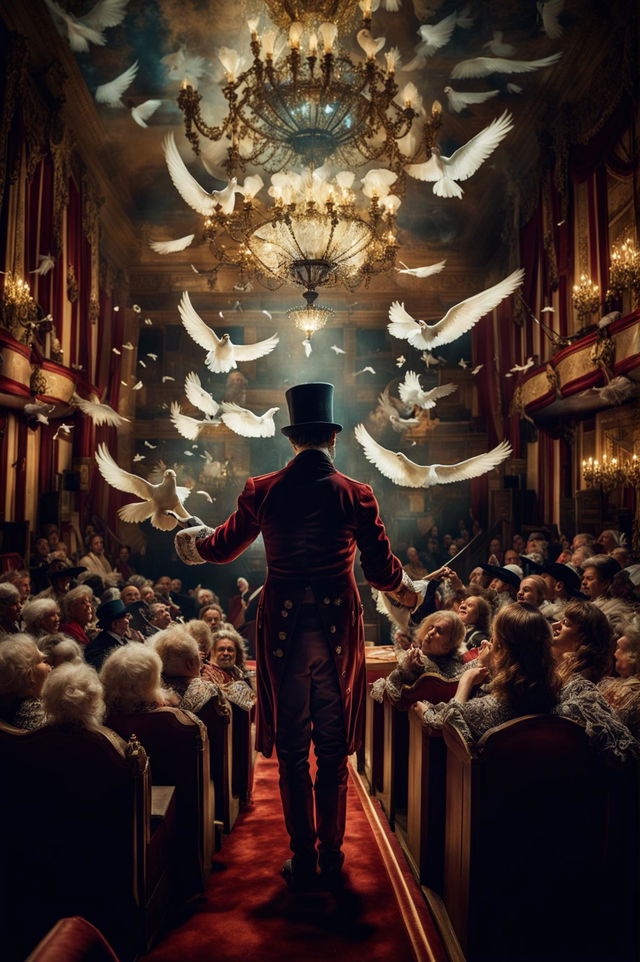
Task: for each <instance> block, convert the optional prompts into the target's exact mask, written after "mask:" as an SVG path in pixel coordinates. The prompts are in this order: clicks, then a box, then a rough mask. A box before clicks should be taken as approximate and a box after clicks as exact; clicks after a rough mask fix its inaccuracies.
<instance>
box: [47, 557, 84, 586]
mask: <svg viewBox="0 0 640 962" xmlns="http://www.w3.org/2000/svg"><path fill="white" fill-rule="evenodd" d="M86 570H87V569H86V568H85V567H84V565H75V566H74V565H70V564H69V563H68V562H66V561H62V559H61V558H58V559H56V560H55V561H51V562H50V563H49V564H48V565H47V577H48V579H49V581H51V582H52V583H53V582H54V581H55V579H56V578H59V577H61V576H63V577H65V578H77V577H78V575H79V574H82V572H83V571H86Z"/></svg>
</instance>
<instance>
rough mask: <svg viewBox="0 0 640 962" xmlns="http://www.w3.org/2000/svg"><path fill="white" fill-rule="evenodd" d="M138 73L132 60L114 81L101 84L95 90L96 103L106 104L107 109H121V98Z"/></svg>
mask: <svg viewBox="0 0 640 962" xmlns="http://www.w3.org/2000/svg"><path fill="white" fill-rule="evenodd" d="M137 72H138V61H137V60H134V62H133V63H132V64H131V66H130V67H127V69H126V70H125V71H124V72H123V73H121V74H119V75H118V76H117V77H116V78H115V80H111V81H109V83H107V84H101V85H100V86H99V87H97V88H96V101H97V103H99V104H107V106H109V107H122V106H123V103H122V100H121V97H122V95H123V93H124V92H125V90H126V89H127V88H128V87H130V86H131V84H132V83H133V81H134V80H135V76H136V74H137Z"/></svg>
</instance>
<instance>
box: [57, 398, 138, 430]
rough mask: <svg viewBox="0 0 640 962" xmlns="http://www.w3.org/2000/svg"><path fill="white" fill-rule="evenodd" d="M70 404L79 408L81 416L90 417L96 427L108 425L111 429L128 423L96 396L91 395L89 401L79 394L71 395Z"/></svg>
mask: <svg viewBox="0 0 640 962" xmlns="http://www.w3.org/2000/svg"><path fill="white" fill-rule="evenodd" d="M70 403H71V404H73V405H75V407H77V408H79V409H80V410H81V411H82V413H83V414H86V415H87V416H88V417H90V418H91V420H92V421H93V423H94V424H97V425H100V424H110V425H112V426H113V427H119V426H120V425H121V424H127V423H128V422H129V418H125V417H123V416H122V414H118V412H117V411H114V410H113V408H112V407H109V405H108V404H103V403H102V402H101V400H100V398H99V397H98V395H97V394H92V395H91V397H90V398H89V400H87V399H86V398H83V397H80V395H79V394H72V395H71V400H70Z"/></svg>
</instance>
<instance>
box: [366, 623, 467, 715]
mask: <svg viewBox="0 0 640 962" xmlns="http://www.w3.org/2000/svg"><path fill="white" fill-rule="evenodd" d="M465 631H466V629H465V625H464V623H463V621H462V619H461V618H460V616H459V615H458V614H457V612H455V611H434V612H433V614H430V615H427V617H426V618H423V620H422V621H421V622H420V624H419V625H418V627H417V628H416V630H415V634H414V646H415V647H413V648H409V650H408V651H407V652H406V653H405V654H404V655H402V656H400V658H399V660H398V667H397V668H395V669H394V670H393V671H392V672H391V674H390V675H388V676H387V678H380V679H378V681H376V682H374V684H373V687H372V689H371V696H372V698H374V699H376V700H377V701H382V699H383V697H384V692H385V691H386V692H387V694H388V695H389V697H390V698H391V699H392V701H393V700H397V699H398V698H399V697H400V693H401V689H402V686H403V685H412V684H413V683H414V681H417V679H418V678H419V677H420V675H423V674H425V672H430V673H433V674H436V675H441V676H442V677H443V678H450V679H454V678H458V677H459V676H460V675H461V674H462V673H463V671H464V670H465V665H464V663H463V660H462V658H463V655H464V654H465V652H466V647H465V645H464V638H465Z"/></svg>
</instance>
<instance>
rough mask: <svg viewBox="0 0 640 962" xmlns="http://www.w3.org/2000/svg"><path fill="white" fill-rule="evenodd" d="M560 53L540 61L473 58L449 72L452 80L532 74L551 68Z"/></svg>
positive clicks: (463, 61) (461, 62) (458, 64)
mask: <svg viewBox="0 0 640 962" xmlns="http://www.w3.org/2000/svg"><path fill="white" fill-rule="evenodd" d="M561 56H562V53H561V52H560V53H552V54H551V55H550V56H549V57H542V58H541V59H540V60H507V59H505V58H504V57H473V58H472V59H471V60H462V61H460V63H457V64H456V65H455V67H454V68H453V70H452V71H451V74H450V76H451V78H452V79H453V80H468V79H469V78H470V77H489V76H490V75H491V74H492V73H532V72H533V71H534V70H539V69H540V68H541V67H552V66H553V65H554V64H555V63H557V62H558V60H559V59H560V57H561Z"/></svg>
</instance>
